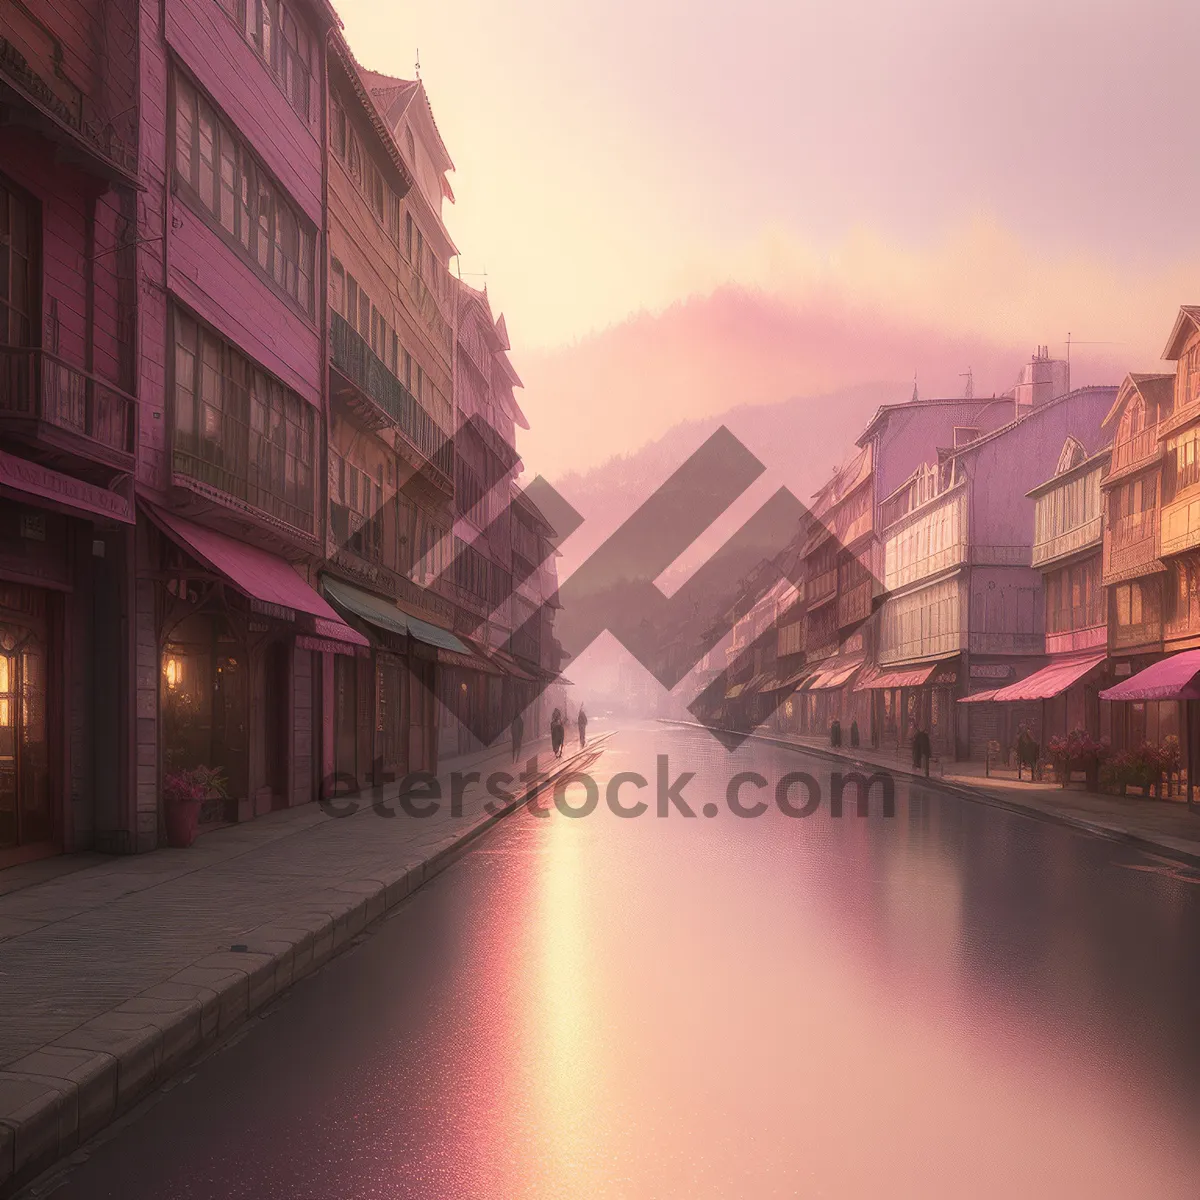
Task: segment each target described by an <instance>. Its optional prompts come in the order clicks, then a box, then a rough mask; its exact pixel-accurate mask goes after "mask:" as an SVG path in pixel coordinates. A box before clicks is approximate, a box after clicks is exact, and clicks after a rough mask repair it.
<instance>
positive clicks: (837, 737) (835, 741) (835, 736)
mask: <svg viewBox="0 0 1200 1200" xmlns="http://www.w3.org/2000/svg"><path fill="white" fill-rule="evenodd" d="M829 744H830V745H831V746H832V747H833V748H834V749H835V750H836V749H837V748H838V747H839V746H840V745H841V744H842V723H841V721H839V720H838V719H837V717H834V718H833V723H832V724H831V725H830V726H829Z"/></svg>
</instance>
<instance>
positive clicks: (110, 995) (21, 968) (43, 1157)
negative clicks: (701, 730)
mask: <svg viewBox="0 0 1200 1200" xmlns="http://www.w3.org/2000/svg"><path fill="white" fill-rule="evenodd" d="M605 740H606V739H604V738H603V737H601V738H597V739H595V742H594V743H593V744H590V745H589V746H588V748H587V750H586V751H576V752H575V753H574V754H573V755H572V754H570V753H568V754H567V755H565V756H564V758H563V759H562V760H561V761H559V762H555V760H554V759H553V758H552V756H551V755H550V752H549V750H548V749H546V748H545V746H544V743H536V744H535V745H533V746H530V747H529V748H528V749H527V750H525V751H524V752H523V754H522V762H521V764H520V765H519V766H517V767H515V768H514V767H513V766H512V764H511V762H510V760H511V753H510V752H508V751H507V750H497V751H492V752H485V753H483V754H479V755H473V756H470V757H469V758H461V759H456V760H454V761H452V762H450V763H447V764H446V766H445V767H444V768H443V769H442V770H441V771H439V780H440V781H441V785H442V788H443V797H444V798H443V801H442V804H441V806H440V808H439V810H438V812H437V813H436V814H434V815H431V816H427V817H424V818H420V819H414V818H412V817H410V816H407V815H405V813H404V812H403V811H402V810H401V808H400V807H399V805H397V804H396V803H395V798H396V796H397V794H398V786H397V785H391V786H390V787H387V788H384V789H383V790H382V792H381V793H380V795H379V797H378V800H379V802H380V807H381V808H383V809H386V810H387V811H390V812H392V813H394V814H395V815H394V816H392V817H382V816H380V815H378V814H377V813H376V812H374V811H373V810H372V803H371V800H370V798H364V799H363V800H361V801H360V802H359V805H360V806H359V808H358V811H357V812H355V813H354V814H353V815H352V816H347V817H343V818H334V817H331V816H329V815H327V814H326V813H325V812H323V811H322V810H321V809H320V808H319V807H318V806H317V805H306V806H304V807H302V808H297V809H290V810H287V811H285V812H280V813H275V814H271V815H268V816H265V817H262V818H259V819H258V820H256V821H253V822H250V823H248V824H246V825H239V826H233V827H230V828H226V829H220V830H216V831H214V832H213V833H210V834H207V835H205V836H204V837H202V838H200V839H199V840H198V841H197V842H196V843H195V844H194V845H193V846H192V847H191V848H190V849H187V850H158V851H155V852H154V853H152V854H147V855H140V856H134V857H127V858H101V857H99V856H96V855H89V856H86V857H85V858H84V859H83V863H82V865H80V866H79V869H76V870H69V872H68V873H62V872H63V871H64V870H66V869H67V868H69V867H71V866H72V865H74V864H71V863H69V862H66V863H62V864H59V867H58V873H52V874H50V875H49V876H48V877H47V874H46V871H45V869H43V871H42V873H41V874H38V872H37V871H28V870H26V869H25V868H14V871H15V872H18V873H23V875H22V874H18V875H16V876H15V877H14V878H12V879H9V880H5V878H4V877H5V876H6V875H8V874H9V872H0V1014H3V1019H2V1021H0V1196H3V1195H7V1194H9V1192H10V1190H11V1189H12V1188H13V1187H15V1186H16V1184H17V1183H19V1182H23V1181H26V1180H28V1179H29V1178H31V1177H32V1176H33V1175H34V1174H35V1173H36V1172H37V1171H39V1170H41V1169H43V1168H45V1167H46V1166H47V1165H49V1164H50V1163H52V1162H54V1161H55V1160H56V1159H57V1158H59V1157H61V1156H62V1155H64V1154H66V1153H69V1152H70V1150H71V1149H72V1148H73V1147H74V1146H75V1145H76V1144H77V1143H78V1142H80V1141H82V1140H84V1139H86V1138H87V1137H89V1136H91V1135H92V1134H93V1133H95V1132H96V1131H97V1130H98V1129H99V1128H101V1127H102V1126H103V1125H105V1124H106V1123H107V1122H108V1121H110V1120H112V1119H113V1117H114V1116H115V1115H117V1114H118V1113H119V1112H121V1111H122V1110H124V1109H126V1108H128V1107H129V1106H130V1105H131V1104H132V1103H133V1102H134V1101H136V1100H137V1099H138V1098H139V1097H140V1096H141V1095H143V1094H145V1093H146V1091H147V1090H148V1089H149V1088H150V1087H152V1086H153V1085H154V1084H155V1083H159V1082H162V1081H163V1080H164V1079H165V1078H167V1076H168V1075H170V1074H171V1072H172V1071H173V1070H175V1069H177V1068H178V1067H179V1066H180V1065H182V1063H183V1062H185V1061H186V1060H187V1058H188V1057H189V1056H190V1055H192V1054H194V1053H195V1051H196V1050H198V1049H199V1048H202V1047H203V1046H206V1045H208V1044H209V1043H211V1042H212V1041H214V1040H215V1039H216V1038H218V1037H220V1036H222V1035H223V1034H224V1033H226V1032H227V1031H228V1030H229V1029H231V1028H232V1027H233V1026H234V1025H236V1024H237V1023H238V1022H240V1021H242V1020H244V1019H245V1018H246V1017H247V1016H248V1015H249V1014H251V1013H253V1012H255V1011H256V1010H258V1009H260V1008H261V1007H262V1006H263V1005H264V1004H266V1003H267V1002H268V1001H269V1000H270V999H271V998H272V997H273V996H275V995H276V994H277V993H278V992H280V991H282V990H283V989H285V988H287V987H288V986H290V984H291V983H292V982H293V980H294V979H297V978H299V977H300V976H302V975H303V974H305V973H307V972H308V971H311V970H312V969H314V968H315V967H317V966H319V965H320V964H321V963H323V962H324V961H326V960H327V959H328V958H329V957H330V956H331V955H332V954H334V953H335V952H336V951H337V950H339V949H340V948H341V947H342V946H344V945H345V944H346V943H347V942H348V941H350V939H352V938H353V937H355V936H356V935H357V934H358V933H359V932H361V931H362V929H364V928H365V927H366V926H367V925H368V924H369V923H370V922H371V921H373V920H375V918H377V917H379V916H381V915H382V914H383V913H384V912H385V911H387V909H389V908H391V907H392V906H393V905H395V904H398V903H399V902H400V901H401V900H402V899H403V898H404V897H405V896H407V895H408V893H409V892H410V891H412V890H413V889H414V888H416V887H419V886H420V885H421V883H423V882H424V881H425V880H426V879H428V878H430V877H431V876H432V875H434V874H436V872H437V871H438V870H440V869H441V868H442V866H444V865H445V863H446V862H448V861H449V859H450V857H451V856H452V854H453V853H454V851H455V850H456V849H457V848H458V847H460V846H461V845H462V844H463V843H464V842H465V841H466V840H468V839H469V838H471V837H472V836H474V835H475V834H477V833H479V832H481V831H482V829H484V828H486V827H487V826H488V825H490V824H491V823H493V821H494V820H496V819H497V818H496V817H494V816H492V815H490V814H489V813H487V812H486V811H485V810H484V803H485V802H486V801H487V800H488V799H489V797H488V795H487V793H486V792H484V790H483V789H482V788H481V787H478V786H476V787H473V788H471V789H469V790H468V791H467V792H466V794H465V796H464V798H463V801H462V804H461V815H458V816H455V815H454V814H453V813H452V811H451V804H450V796H449V794H448V793H449V776H450V772H451V771H462V772H466V771H476V770H477V771H481V772H484V771H486V770H506V771H509V772H510V773H511V774H513V775H517V774H519V772H520V771H522V770H524V769H525V766H526V764H527V763H528V760H529V758H530V757H532V756H534V755H536V757H537V767H538V770H539V772H543V773H545V774H546V775H547V777H552V776H553V775H554V774H557V773H558V772H561V771H562V770H565V769H569V768H570V767H571V766H573V765H578V764H579V763H580V761H581V760H583V759H584V758H590V756H591V755H593V754H595V753H599V752H600V751H601V750H602V747H603V742H604V741H605ZM485 778H486V774H485ZM520 786H521V785H520V784H516V785H515V787H516V788H520ZM346 807H349V806H346ZM516 807H517V802H516V801H514V804H513V806H512V807H510V808H509V809H508V810H507V811H509V812H511V811H513V810H514V809H515V808H516ZM502 815H503V814H502ZM23 882H24V883H26V884H27V886H20V884H21V883H23Z"/></svg>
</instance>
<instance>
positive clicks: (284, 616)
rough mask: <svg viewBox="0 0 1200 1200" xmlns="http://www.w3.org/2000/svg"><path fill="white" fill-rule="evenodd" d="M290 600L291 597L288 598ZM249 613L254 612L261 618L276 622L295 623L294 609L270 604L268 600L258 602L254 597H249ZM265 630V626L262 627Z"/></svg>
mask: <svg viewBox="0 0 1200 1200" xmlns="http://www.w3.org/2000/svg"><path fill="white" fill-rule="evenodd" d="M288 599H289V600H290V599H291V597H290V596H289V597H288ZM250 611H251V612H256V613H258V614H259V616H262V617H274V618H275V620H277V621H295V619H296V610H295V609H294V608H285V607H284V606H283V605H282V604H272V603H271V602H270V601H269V600H259V599H258V598H257V597H255V596H251V597H250ZM263 628H264V629H265V628H266V626H265V625H264V626H263Z"/></svg>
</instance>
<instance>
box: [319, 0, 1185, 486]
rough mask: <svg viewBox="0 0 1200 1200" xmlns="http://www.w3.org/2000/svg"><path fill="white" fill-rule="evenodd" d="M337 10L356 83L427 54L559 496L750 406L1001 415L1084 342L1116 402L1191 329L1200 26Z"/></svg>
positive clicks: (1142, 17)
mask: <svg viewBox="0 0 1200 1200" xmlns="http://www.w3.org/2000/svg"><path fill="white" fill-rule="evenodd" d="M336 3H337V8H338V11H339V13H340V14H341V16H342V18H343V20H344V22H345V26H346V34H347V37H348V39H349V41H350V44H351V46H352V48H353V49H354V51H355V53H356V55H357V56H358V58H359V60H360V62H362V63H363V65H365V66H367V67H371V68H374V69H377V70H381V71H386V72H389V73H392V74H398V75H405V76H408V75H410V74H411V72H412V69H413V64H414V62H415V60H416V57H417V53H418V50H419V52H420V61H421V74H422V77H423V79H424V81H425V84H426V87H427V89H428V92H429V95H430V99H431V102H432V104H433V107H434V112H435V115H436V118H437V121H438V125H439V128H440V129H441V131H442V134H443V136H444V139H445V141H446V143H447V145H448V147H449V149H450V153H451V156H452V157H453V158H454V161H455V166H456V171H455V172H454V174H453V175H452V176H451V183H452V186H453V188H454V191H455V194H456V203H455V204H454V205H447V206H446V212H445V216H446V220H447V224H448V225H449V227H450V229H451V232H452V234H453V235H454V237H455V240H456V242H457V244H458V245H459V247H460V249H461V250H462V255H461V260H460V262H459V264H458V266H459V268H460V269H461V272H462V274H463V276H464V278H466V279H467V280H468V282H470V283H472V284H474V285H475V286H480V285H482V284H485V283H486V285H487V288H488V291H489V295H490V297H491V300H492V303H493V308H494V310H495V311H503V312H504V313H505V317H506V321H507V325H508V330H509V333H510V337H511V341H512V345H513V352H512V359H513V362H514V365H515V366H516V367H517V370H518V371H519V372H520V373H521V375H522V377H523V378H524V380H525V383H526V389H525V392H524V394H523V395H522V396H521V402H522V404H523V407H524V408H525V410H526V413H527V415H528V417H529V419H530V422H531V425H532V426H533V428H532V429H531V430H530V431H529V432H528V433H527V434H525V435H524V437H523V440H522V443H521V449H522V453H523V455H524V457H525V460H526V463H527V465H530V466H532V467H533V468H535V469H537V470H542V471H543V472H544V473H546V474H548V475H551V476H552V477H553V476H554V475H555V474H557V473H561V472H562V471H566V470H572V469H586V468H587V467H589V466H593V465H596V464H597V463H599V462H602V461H603V460H604V459H605V458H606V457H608V456H610V455H612V454H614V453H620V452H621V451H623V450H626V451H627V450H631V449H634V448H636V446H637V445H638V444H641V443H643V442H645V441H647V440H649V439H651V438H653V437H656V436H658V435H659V434H660V433H662V432H663V431H664V430H665V429H667V428H669V427H670V426H671V425H673V424H675V423H676V422H677V421H679V420H682V419H686V418H687V417H688V416H697V417H699V416H708V415H712V414H713V413H717V412H721V411H724V410H725V409H727V408H730V407H733V406H734V405H736V404H738V403H745V402H752V403H771V402H774V401H778V400H783V399H785V398H787V397H789V396H803V395H808V394H816V393H818V392H820V391H822V390H827V389H828V388H829V387H832V386H838V385H843V384H844V385H849V384H853V383H860V382H874V381H880V380H883V381H893V380H894V381H896V383H897V386H898V388H900V387H901V386H903V387H904V388H906V389H907V391H908V392H909V393H910V392H911V386H912V379H913V376H914V373H915V374H916V375H917V377H918V382H919V384H920V386H921V392H922V394H925V395H933V394H942V395H948V394H957V392H958V390H959V389H961V387H962V385H963V380H962V374H963V373H964V372H966V371H967V370H968V369H972V370H973V371H974V372H975V388H976V392H977V394H978V393H980V392H981V391H986V392H991V391H993V390H1003V389H1005V388H1006V387H1008V386H1009V385H1010V384H1011V383H1012V382H1013V381H1014V379H1015V376H1016V373H1017V371H1018V370H1019V369H1020V366H1021V364H1022V362H1023V361H1025V360H1027V358H1028V357H1029V355H1030V353H1031V352H1032V351H1033V349H1034V347H1035V346H1036V345H1039V344H1048V345H1049V346H1050V348H1051V351H1052V352H1053V353H1055V354H1056V355H1059V356H1063V355H1065V353H1066V341H1067V337H1068V334H1070V336H1071V339H1072V349H1071V359H1072V364H1073V373H1072V378H1073V382H1077V383H1088V382H1097V383H1099V382H1117V381H1119V379H1120V377H1121V375H1123V374H1124V372H1125V371H1127V370H1153V369H1155V368H1156V367H1158V365H1159V355H1160V354H1161V353H1162V349H1163V345H1164V344H1165V341H1166V337H1167V334H1168V332H1169V331H1170V327H1171V324H1172V322H1173V320H1174V316H1175V313H1176V310H1177V308H1178V306H1179V305H1180V304H1182V303H1192V302H1197V301H1200V222H1197V220H1196V217H1195V212H1196V201H1195V197H1196V196H1197V195H1200V154H1198V153H1195V152H1194V151H1193V150H1191V149H1189V147H1190V146H1191V144H1192V142H1193V134H1192V120H1191V111H1192V105H1191V103H1190V100H1191V95H1190V93H1191V81H1192V79H1193V76H1194V58H1195V47H1196V46H1197V45H1200V6H1196V5H1194V4H1193V3H1184V2H1180V0H1137V2H1134V0H987V2H986V3H984V2H981V0H906V2H905V3H900V2H899V0H857V3H855V4H850V5H848V4H845V3H844V2H843V0H738V2H736V3H734V2H732V0H708V2H705V0H506V3H504V4H497V3H496V2H495V0H399V2H395V3H393V2H391V0H389V2H388V3H382V2H381V0H336ZM831 330H832V331H833V333H832V334H831ZM966 356H972V357H971V358H967V357H966ZM975 357H977V359H978V361H974V360H973V359H974V358H975ZM981 364H984V365H981ZM601 385H603V386H601ZM897 398H898V399H906V398H907V395H898V396H897ZM585 411H586V414H587V415H586V417H585V416H583V415H582V414H584V413H585ZM851 434H852V431H848V432H847V440H848V441H849V439H850V437H851Z"/></svg>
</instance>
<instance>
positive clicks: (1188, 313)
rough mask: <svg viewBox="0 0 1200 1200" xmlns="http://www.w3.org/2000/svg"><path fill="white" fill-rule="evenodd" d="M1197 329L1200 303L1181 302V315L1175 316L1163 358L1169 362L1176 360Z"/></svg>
mask: <svg viewBox="0 0 1200 1200" xmlns="http://www.w3.org/2000/svg"><path fill="white" fill-rule="evenodd" d="M1197 329H1200V305H1197V304H1181V305H1180V306H1179V315H1178V316H1177V317H1176V318H1175V325H1174V327H1173V328H1172V330H1171V336H1170V337H1169V338H1168V339H1167V348H1166V349H1165V350H1164V351H1163V358H1165V359H1166V360H1167V361H1168V362H1174V361H1175V359H1177V358H1178V357H1179V356H1180V354H1181V353H1182V352H1183V344H1184V343H1185V342H1186V341H1187V340H1188V338H1190V337H1191V336H1192V334H1193V333H1195V332H1196V330H1197Z"/></svg>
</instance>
